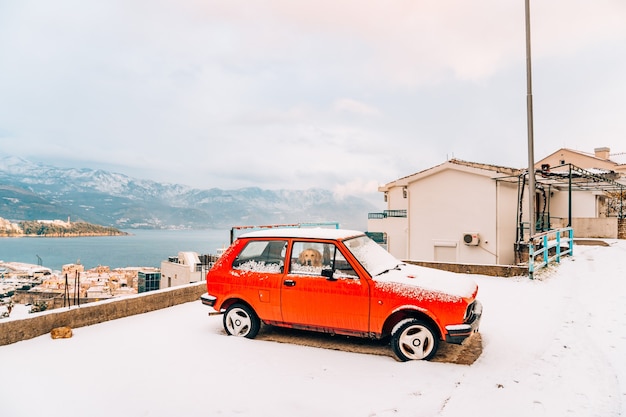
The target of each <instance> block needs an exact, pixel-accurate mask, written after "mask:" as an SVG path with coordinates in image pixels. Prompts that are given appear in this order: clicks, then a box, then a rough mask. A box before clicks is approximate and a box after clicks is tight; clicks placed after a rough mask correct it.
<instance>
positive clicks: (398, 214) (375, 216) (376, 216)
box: [367, 210, 407, 219]
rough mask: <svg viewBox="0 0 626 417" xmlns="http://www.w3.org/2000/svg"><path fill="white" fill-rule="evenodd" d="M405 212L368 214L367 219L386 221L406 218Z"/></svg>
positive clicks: (385, 211)
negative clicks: (389, 218)
mask: <svg viewBox="0 0 626 417" xmlns="http://www.w3.org/2000/svg"><path fill="white" fill-rule="evenodd" d="M406 216H407V212H406V210H383V212H382V213H368V214H367V218H368V219H386V218H387V217H406Z"/></svg>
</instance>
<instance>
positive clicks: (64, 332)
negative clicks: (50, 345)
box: [50, 326, 72, 339]
mask: <svg viewBox="0 0 626 417" xmlns="http://www.w3.org/2000/svg"><path fill="white" fill-rule="evenodd" d="M50 336H52V338H53V339H69V338H70V337H72V329H71V328H70V327H67V326H64V327H56V328H54V329H52V331H51V332H50Z"/></svg>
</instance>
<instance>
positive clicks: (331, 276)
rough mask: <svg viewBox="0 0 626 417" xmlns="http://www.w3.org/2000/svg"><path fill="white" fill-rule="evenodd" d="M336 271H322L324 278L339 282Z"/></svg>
mask: <svg viewBox="0 0 626 417" xmlns="http://www.w3.org/2000/svg"><path fill="white" fill-rule="evenodd" d="M334 275H335V271H333V270H332V269H322V276H323V277H325V278H326V279H327V280H329V281H337V278H335V277H334Z"/></svg>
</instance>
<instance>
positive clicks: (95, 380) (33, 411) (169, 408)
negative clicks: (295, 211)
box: [0, 240, 626, 417]
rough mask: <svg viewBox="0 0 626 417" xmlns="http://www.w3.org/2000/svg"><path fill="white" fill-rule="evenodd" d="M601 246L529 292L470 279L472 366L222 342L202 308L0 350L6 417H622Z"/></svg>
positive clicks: (584, 251) (616, 324) (619, 296)
mask: <svg viewBox="0 0 626 417" xmlns="http://www.w3.org/2000/svg"><path fill="white" fill-rule="evenodd" d="M608 243H609V244H610V247H601V246H578V245H577V246H575V248H574V249H575V257H574V258H570V259H566V260H565V261H564V262H563V263H562V264H561V265H560V266H559V267H555V268H552V269H550V270H548V271H546V272H544V273H542V274H541V275H540V276H539V277H538V278H540V279H536V280H534V281H530V280H528V279H527V278H515V279H504V278H492V277H484V276H475V277H474V279H476V280H477V282H478V284H479V286H480V290H479V298H480V299H481V301H482V302H483V304H484V309H485V311H484V315H483V321H482V324H481V335H482V339H483V346H484V349H483V354H482V356H481V357H480V358H479V359H478V360H477V361H476V362H475V363H474V364H473V365H471V366H467V365H453V364H446V363H434V362H407V363H401V362H397V361H395V360H393V359H392V358H390V357H385V356H376V355H365V354H357V353H348V352H340V351H334V350H325V349H319V348H312V347H306V346H298V345H290V344H282V343H276V342H269V341H261V340H247V339H241V338H234V337H227V336H225V335H224V333H223V331H222V325H221V316H215V317H208V316H207V314H206V308H205V307H203V306H202V305H201V304H200V302H199V301H198V302H193V303H188V304H183V305H180V306H176V307H172V308H169V309H165V310H160V311H156V312H152V313H147V314H144V315H141V316H134V317H129V318H125V319H120V320H116V321H111V322H107V323H103V324H99V325H95V326H90V327H84V328H79V329H75V330H74V337H73V338H72V339H65V340H52V339H51V338H50V336H48V335H45V336H41V337H38V338H36V339H32V340H27V341H23V342H19V343H15V344H13V345H8V346H3V347H0V372H2V385H1V388H0V415H1V416H3V417H4V416H6V417H21V416H29V417H30V416H34V415H46V416H48V417H57V416H59V417H60V416H63V417H72V416H81V417H83V416H106V417H110V416H163V417H172V416H201V415H202V416H235V415H236V416H255V417H256V416H272V417H277V416H289V417H293V416H312V417H313V416H315V417H319V416H364V417H373V416H414V417H415V416H442V417H455V416H459V417H460V416H463V417H467V416H498V417H500V416H507V417H511V416H523V417H527V416H533V417H538V416H550V417H555V416H576V417H584V416H598V417H600V416H601V417H610V416H620V415H626V414H625V410H626V407H625V404H626V314H625V312H626V291H625V290H624V287H625V284H624V280H626V241H624V240H619V241H617V240H613V241H608Z"/></svg>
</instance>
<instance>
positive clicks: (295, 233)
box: [201, 228, 482, 361]
mask: <svg viewBox="0 0 626 417" xmlns="http://www.w3.org/2000/svg"><path fill="white" fill-rule="evenodd" d="M206 278H207V291H208V293H207V294H204V295H203V296H202V297H201V300H202V303H203V304H205V305H208V306H210V307H213V308H214V309H215V310H217V311H218V312H222V313H224V329H225V330H226V333H228V334H229V335H235V336H243V337H247V338H250V339H252V338H254V337H255V336H256V335H257V333H258V331H259V329H260V326H261V322H263V323H265V324H270V325H275V326H283V327H290V328H297V329H306V330H314V331H319V332H326V333H333V334H343V335H352V336H359V337H367V338H375V339H381V338H384V337H387V336H391V346H392V348H393V351H394V353H395V354H396V356H397V357H398V359H400V360H402V361H407V360H413V359H430V358H432V357H433V355H434V354H435V352H436V351H437V347H438V346H439V342H440V341H446V342H449V343H456V344H460V343H461V342H463V340H465V339H466V338H467V337H469V336H470V335H471V334H472V333H473V332H476V331H478V325H479V323H480V318H481V314H482V306H481V304H480V302H479V301H478V300H476V293H477V292H478V287H477V285H476V284H475V283H474V282H473V280H471V279H470V278H468V277H467V276H465V275H462V274H455V273H452V272H446V271H440V270H435V269H430V268H424V267H419V266H416V265H410V264H406V263H403V262H400V261H398V260H397V259H396V258H394V257H393V256H392V255H391V254H389V253H388V252H387V251H386V250H385V249H383V248H382V247H380V246H379V245H378V244H377V243H376V242H374V241H373V240H371V239H370V238H369V237H368V236H366V235H365V234H364V233H362V232H357V231H353V230H340V229H319V228H318V229H304V228H283V229H265V230H261V231H255V232H250V233H246V234H244V235H241V236H240V237H239V238H238V239H237V240H236V241H235V242H234V243H233V244H232V245H231V246H230V247H229V248H228V249H227V250H226V251H225V252H224V254H223V255H222V256H221V257H220V258H219V259H218V261H217V262H216V263H215V265H214V266H213V268H211V270H210V271H209V272H208V274H207V277H206Z"/></svg>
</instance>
